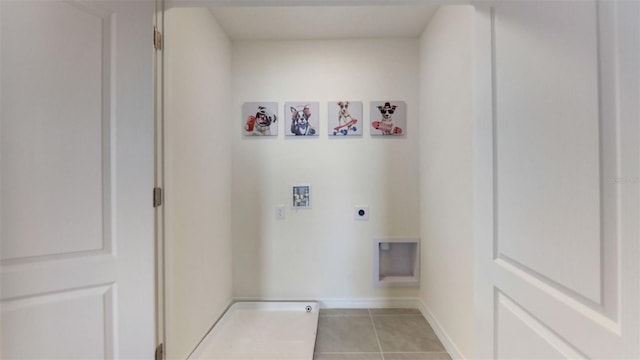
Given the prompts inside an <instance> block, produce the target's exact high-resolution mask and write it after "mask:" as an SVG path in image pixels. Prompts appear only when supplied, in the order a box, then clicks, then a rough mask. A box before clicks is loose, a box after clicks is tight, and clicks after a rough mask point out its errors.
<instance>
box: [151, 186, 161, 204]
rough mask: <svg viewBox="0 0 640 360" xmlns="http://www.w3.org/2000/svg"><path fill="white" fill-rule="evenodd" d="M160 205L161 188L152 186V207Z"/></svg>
mask: <svg viewBox="0 0 640 360" xmlns="http://www.w3.org/2000/svg"><path fill="white" fill-rule="evenodd" d="M160 205H162V189H161V188H153V207H154V208H155V207H158V206H160Z"/></svg>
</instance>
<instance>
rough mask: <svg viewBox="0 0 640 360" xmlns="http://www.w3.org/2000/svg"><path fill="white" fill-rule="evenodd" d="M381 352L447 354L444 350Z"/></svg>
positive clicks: (391, 352) (387, 352)
mask: <svg viewBox="0 0 640 360" xmlns="http://www.w3.org/2000/svg"><path fill="white" fill-rule="evenodd" d="M383 354H448V352H446V351H386V352H383Z"/></svg>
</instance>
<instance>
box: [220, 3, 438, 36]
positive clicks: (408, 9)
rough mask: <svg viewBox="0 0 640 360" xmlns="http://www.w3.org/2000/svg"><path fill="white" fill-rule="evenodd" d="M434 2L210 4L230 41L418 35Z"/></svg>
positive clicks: (427, 20) (435, 8)
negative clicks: (352, 4)
mask: <svg viewBox="0 0 640 360" xmlns="http://www.w3.org/2000/svg"><path fill="white" fill-rule="evenodd" d="M437 8H438V6H436V5H393V6H391V5H381V6H292V7H246V6H245V7H224V6H217V7H211V8H210V9H211V12H212V13H213V15H214V16H215V17H216V19H218V21H219V22H220V25H221V26H222V28H223V29H224V30H225V32H226V33H227V34H228V35H229V37H230V38H231V39H232V40H293V39H298V40H302V39H353V38H377V37H418V36H420V35H421V34H422V32H423V31H424V28H425V27H426V25H427V23H428V22H429V20H430V19H431V17H432V16H433V14H434V13H435V11H436V10H437Z"/></svg>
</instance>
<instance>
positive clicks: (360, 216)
mask: <svg viewBox="0 0 640 360" xmlns="http://www.w3.org/2000/svg"><path fill="white" fill-rule="evenodd" d="M353 218H354V219H356V220H369V207H368V206H363V205H356V207H355V208H354V211H353Z"/></svg>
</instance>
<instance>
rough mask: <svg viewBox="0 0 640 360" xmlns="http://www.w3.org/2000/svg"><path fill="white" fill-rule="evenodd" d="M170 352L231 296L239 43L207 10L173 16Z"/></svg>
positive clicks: (182, 349) (169, 59) (184, 348)
mask: <svg viewBox="0 0 640 360" xmlns="http://www.w3.org/2000/svg"><path fill="white" fill-rule="evenodd" d="M165 33H166V39H165V51H166V52H165V74H166V78H165V81H166V82H165V86H166V96H165V99H166V104H165V111H166V113H165V122H166V144H165V147H166V149H165V156H166V159H165V160H166V162H165V164H166V170H165V182H166V184H165V188H166V198H165V199H166V202H165V204H166V223H165V224H166V240H165V241H166V272H167V273H166V293H167V298H166V308H167V313H166V338H167V348H166V350H167V357H169V358H182V359H184V358H186V357H187V355H188V354H189V353H190V352H191V350H193V349H194V348H195V346H196V345H197V343H198V341H199V340H200V339H201V338H202V337H203V336H204V335H205V334H206V332H207V330H208V329H209V328H210V327H211V326H212V325H213V323H214V322H215V321H216V320H217V319H218V317H219V316H220V314H221V313H222V311H224V309H225V308H226V306H227V304H228V303H229V301H230V300H231V292H232V291H231V197H230V191H231V156H230V153H231V139H230V137H229V128H228V125H227V124H228V121H229V119H230V117H231V111H230V107H229V104H230V103H231V96H230V93H229V89H230V88H231V78H230V74H231V45H230V40H229V39H228V37H227V36H226V35H225V33H224V32H223V31H222V29H221V28H220V27H219V25H218V24H217V22H216V20H215V19H214V18H213V16H212V14H211V13H210V12H209V11H208V10H206V9H195V8H194V9H171V10H169V11H167V13H166V15H165Z"/></svg>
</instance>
